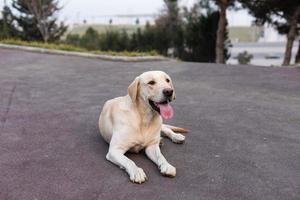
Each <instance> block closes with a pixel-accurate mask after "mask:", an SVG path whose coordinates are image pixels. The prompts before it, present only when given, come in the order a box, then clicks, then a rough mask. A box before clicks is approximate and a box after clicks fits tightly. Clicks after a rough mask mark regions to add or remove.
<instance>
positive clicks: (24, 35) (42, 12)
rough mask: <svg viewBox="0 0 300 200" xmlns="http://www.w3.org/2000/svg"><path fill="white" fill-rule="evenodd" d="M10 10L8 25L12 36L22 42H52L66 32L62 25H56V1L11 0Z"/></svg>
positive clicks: (57, 8) (57, 9)
mask: <svg viewBox="0 0 300 200" xmlns="http://www.w3.org/2000/svg"><path fill="white" fill-rule="evenodd" d="M12 8H13V9H14V12H12V11H10V10H9V12H8V14H9V18H11V19H12V20H11V21H9V22H8V24H9V26H10V27H11V28H12V29H13V32H14V36H15V37H18V38H20V39H22V40H26V41H44V42H53V41H57V40H59V39H60V37H61V36H62V35H63V34H64V32H65V31H66V30H67V27H66V26H64V24H63V23H60V24H58V23H57V18H56V14H57V12H58V11H59V10H60V8H59V7H58V1H57V0H32V1H28V0H13V1H12Z"/></svg>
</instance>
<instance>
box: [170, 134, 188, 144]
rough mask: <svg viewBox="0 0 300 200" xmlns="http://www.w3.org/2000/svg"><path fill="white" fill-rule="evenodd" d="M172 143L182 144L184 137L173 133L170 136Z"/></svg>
mask: <svg viewBox="0 0 300 200" xmlns="http://www.w3.org/2000/svg"><path fill="white" fill-rule="evenodd" d="M171 140H172V142H174V143H177V144H182V143H183V142H184V140H185V136H184V135H182V134H179V133H175V134H173V135H172V138H171Z"/></svg>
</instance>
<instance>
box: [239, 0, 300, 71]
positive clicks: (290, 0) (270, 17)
mask: <svg viewBox="0 0 300 200" xmlns="http://www.w3.org/2000/svg"><path fill="white" fill-rule="evenodd" d="M240 1H241V3H242V5H243V6H244V7H245V8H248V10H249V12H250V13H251V14H252V15H253V16H254V17H255V18H256V22H257V23H260V24H264V23H269V24H272V25H273V26H275V28H277V30H278V31H279V32H281V33H285V34H286V36H287V42H286V47H285V53H284V60H283V65H289V64H290V61H291V56H292V48H293V43H294V40H295V38H296V36H297V32H298V31H297V26H298V24H299V21H300V19H299V18H300V2H299V1H296V0H285V1H284V2H282V1H281V0H252V1H246V0H240Z"/></svg>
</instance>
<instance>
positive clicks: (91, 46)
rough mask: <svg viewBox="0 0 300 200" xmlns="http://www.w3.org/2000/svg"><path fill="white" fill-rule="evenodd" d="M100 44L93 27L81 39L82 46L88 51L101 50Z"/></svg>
mask: <svg viewBox="0 0 300 200" xmlns="http://www.w3.org/2000/svg"><path fill="white" fill-rule="evenodd" d="M73 37H74V36H73ZM75 37H76V36H75ZM74 39H75V38H74ZM99 44H100V40H99V34H98V32H97V31H96V30H95V29H93V28H92V27H89V28H88V29H87V30H86V32H85V33H84V35H83V36H82V37H81V40H80V45H81V46H82V47H84V48H86V49H88V50H99Z"/></svg>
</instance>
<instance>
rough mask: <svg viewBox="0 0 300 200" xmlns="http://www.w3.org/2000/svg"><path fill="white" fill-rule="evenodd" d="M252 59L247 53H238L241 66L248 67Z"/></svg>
mask: <svg viewBox="0 0 300 200" xmlns="http://www.w3.org/2000/svg"><path fill="white" fill-rule="evenodd" d="M252 58H253V55H252V54H249V53H248V52H247V51H243V52H242V53H239V54H238V56H237V59H238V62H239V64H242V65H248V64H249V63H250V62H251V60H252Z"/></svg>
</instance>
